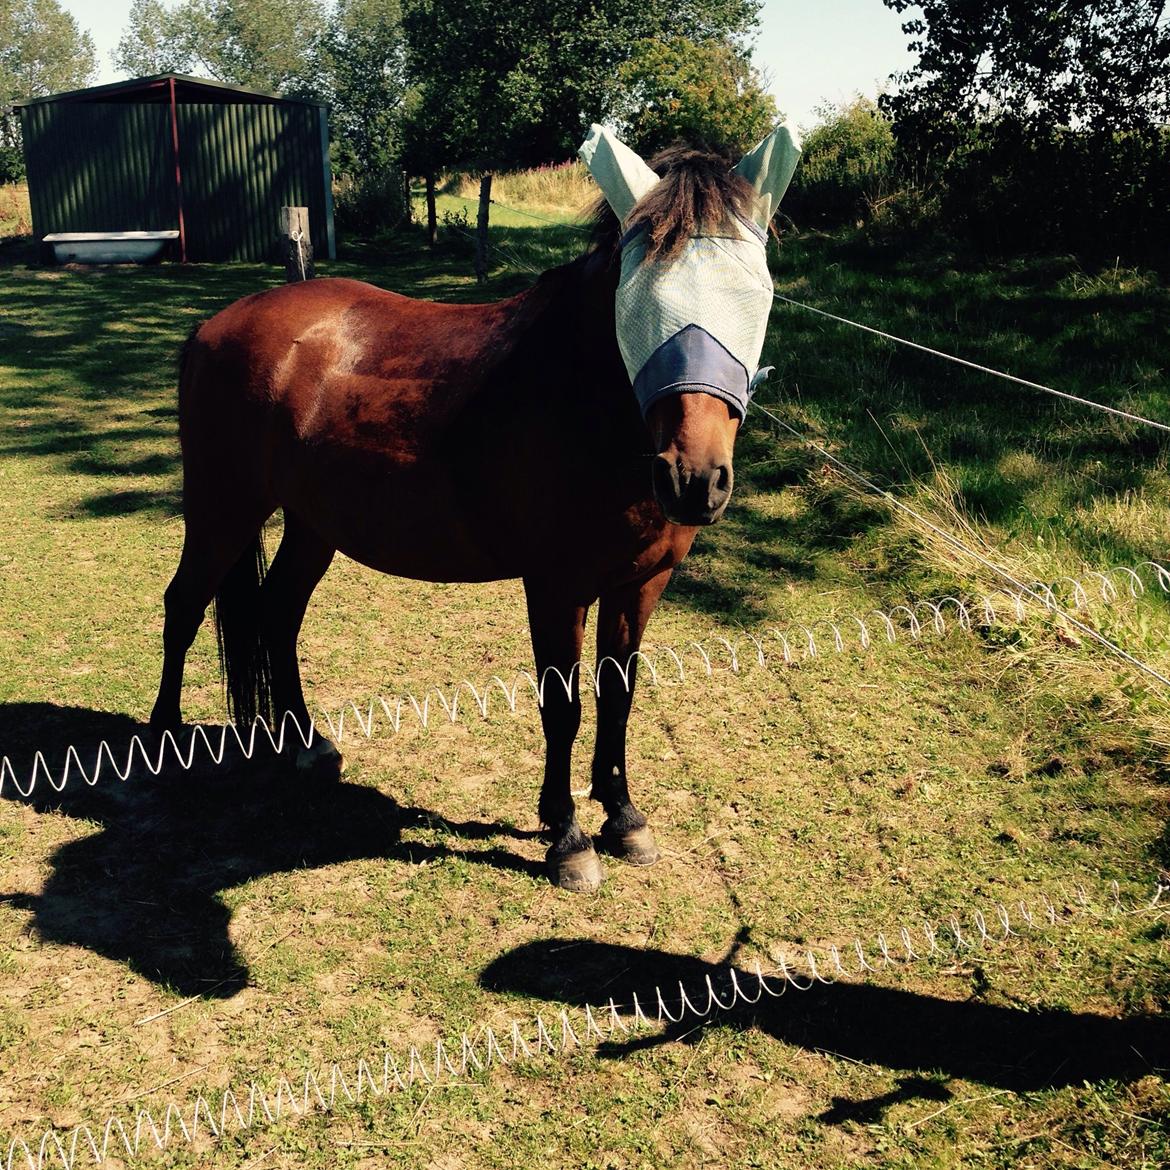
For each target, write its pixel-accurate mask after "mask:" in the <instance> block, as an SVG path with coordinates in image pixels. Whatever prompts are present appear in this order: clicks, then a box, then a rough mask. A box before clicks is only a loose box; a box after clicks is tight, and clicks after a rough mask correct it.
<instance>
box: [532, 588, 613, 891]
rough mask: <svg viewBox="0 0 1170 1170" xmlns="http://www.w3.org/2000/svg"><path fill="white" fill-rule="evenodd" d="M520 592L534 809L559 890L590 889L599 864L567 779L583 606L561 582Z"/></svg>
mask: <svg viewBox="0 0 1170 1170" xmlns="http://www.w3.org/2000/svg"><path fill="white" fill-rule="evenodd" d="M524 590H525V594H526V597H527V599H528V624H529V627H530V628H531V631H532V649H533V653H534V654H535V656H536V670H537V677H538V679H539V680H541V681H542V682H543V688H544V702H543V704H542V705H541V708H540V721H541V724H542V725H543V727H544V738H545V745H546V754H545V764H544V783H543V784H542V785H541V789H540V806H539V812H540V820H541V823H542V824H543V825H544V826H545V828H546V829H547V830H548V835H549V838H550V840H551V845H550V847H549V851H548V863H549V869H550V875H551V877H552V880H553V881H554V882H555V883H556V884H557V885H558V886H561V887H562V888H563V889H567V890H595V889H597V887H598V886H599V885H601V879H602V876H603V871H602V868H601V862H600V860H599V859H598V856H597V854H596V852H595V851H594V849H593V842H592V841H591V840H590V838H589V837H588V836H586V834H585V833H583V832H582V831H581V826H580V825H579V824H578V823H577V813H576V806H575V805H574V803H573V794H572V792H571V787H572V784H571V779H570V778H571V769H572V758H573V741H574V740H575V739H576V738H577V730H578V728H579V727H580V726H581V680H580V671H579V670H578V669H576V667H577V664H578V663H579V662H580V660H581V644H582V642H583V640H584V637H585V615H586V613H587V612H588V606H587V605H581V604H580V603H579V602H577V601H574V600H571V599H570V596H569V595H567V592H566V590H565V588H564V586H563V585H561V586H559V587H558V586H557V585H555V584H550V583H548V582H545V581H543V580H542V581H539V582H538V581H533V580H531V579H529V578H527V577H526V578H525V579H524ZM558 671H559V675H558V673H557V672H558ZM562 678H563V679H564V680H565V682H567V683H568V684H569V685H568V686H567V687H566V686H564V685H562V682H561V679H562Z"/></svg>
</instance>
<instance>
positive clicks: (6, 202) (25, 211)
mask: <svg viewBox="0 0 1170 1170" xmlns="http://www.w3.org/2000/svg"><path fill="white" fill-rule="evenodd" d="M30 235H32V214H31V212H30V210H29V203H28V187H27V185H25V184H23V183H14V184H9V185H7V186H0V239H4V238H6V237H9V236H30Z"/></svg>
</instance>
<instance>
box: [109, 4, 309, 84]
mask: <svg viewBox="0 0 1170 1170" xmlns="http://www.w3.org/2000/svg"><path fill="white" fill-rule="evenodd" d="M325 23H326V12H325V8H324V6H323V4H322V3H321V0H181V2H180V3H179V4H177V5H174V6H168V5H166V4H164V3H162V0H134V3H133V5H132V6H131V9H130V21H129V24H128V25H127V28H126V31H125V32H124V33H123V34H122V38H121V40H120V41H119V42H118V47H117V49H115V50H114V65H115V66H116V67H117V68H118V69H119V70H120V71H121V72H123V73H125V74H127V75H128V76H131V77H141V76H145V75H150V74H154V73H169V72H176V73H196V72H197V73H202V74H205V75H207V76H209V77H212V78H214V79H216V80H217V81H226V82H228V83H230V84H232V85H243V86H250V87H253V88H256V89H263V90H268V91H271V92H273V93H282V94H292V95H301V96H316V95H317V94H319V93H320V91H321V88H322V77H321V69H320V52H321V42H322V40H323V38H324V34H325Z"/></svg>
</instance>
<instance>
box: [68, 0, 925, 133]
mask: <svg viewBox="0 0 1170 1170" xmlns="http://www.w3.org/2000/svg"><path fill="white" fill-rule="evenodd" d="M501 2H502V0H501ZM60 3H61V4H62V6H63V7H64V8H66V9H68V10H69V11H70V12H71V13H73V15H74V16H75V17H76V18H77V22H78V23H79V24H80V25H81V26H82V27H83V28H85V29H88V30H89V32H90V34H91V35H92V36H93V39H94V44H95V45H96V46H97V51H98V59H99V65H100V69H101V73H100V76H99V78H98V80H99V81H103V82H104V81H117V80H118V79H119V76H120V75H119V74H117V73H116V72H115V71H114V67H113V66H112V65H111V64H110V52H111V51H112V50H113V48H114V46H115V45H117V43H118V40H119V38H120V37H121V35H122V30H123V29H124V28H125V26H126V20H127V16H128V14H129V11H130V0H60ZM905 19H906V17H905V16H903V15H899V14H898V13H895V12H891V11H890V10H889V9H888V8H886V7H885V5H884V4H882V2H881V0H765V3H764V7H763V11H762V13H761V19H760V34H759V37H758V39H757V41H756V49H755V62H756V65H757V67H759V68H760V69H761V70H763V71H764V73H765V75H766V76H767V78H768V80H769V83H770V88H771V90H772V92H773V93H774V94H775V95H776V101H777V103H778V105H779V107H780V110H781V112H782V113H783V114H784V115H785V116H786V118H787V120H788V121H789V122H792V123H795V124H796V125H797V126H800V127H808V126H810V125H812V124H813V123H814V122H815V121H816V115H815V113H814V111H815V109H816V107H817V106H819V105H821V104H822V103H824V102H840V101H845V100H848V99H849V98H851V97H853V96H854V95H855V94H858V93H860V94H864V95H865V96H867V97H873V96H875V95H876V94H877V93H878V92H879V90H880V89H881V88H882V86H883V85H884V83H885V81H886V79H887V78H888V77H889V75H890V74H891V73H893V72H895V71H897V70H900V69H903V68H905V67H907V66H908V65H909V64H910V63H911V57H910V54H909V53H908V52H907V51H906V41H907V38H906V36H905V34H904V33H903V32H902V31H901V25H902V22H903V21H904V20H905Z"/></svg>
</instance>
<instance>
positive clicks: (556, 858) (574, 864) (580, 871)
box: [547, 845, 605, 894]
mask: <svg viewBox="0 0 1170 1170" xmlns="http://www.w3.org/2000/svg"><path fill="white" fill-rule="evenodd" d="M547 857H548V868H549V877H550V879H551V880H552V883H553V885H554V886H557V887H559V888H560V889H562V890H569V891H570V892H572V893H574V894H592V893H594V892H595V891H597V890H599V889H600V888H601V882H602V879H603V878H604V877H605V870H604V869H603V868H602V865H601V858H600V857H598V856H597V853H596V851H595V850H594V848H593V846H592V845H590V846H589V848H588V849H577V850H575V851H574V852H572V853H558V852H557V851H556V850H555V849H550V850H549V851H548V855H547Z"/></svg>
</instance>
